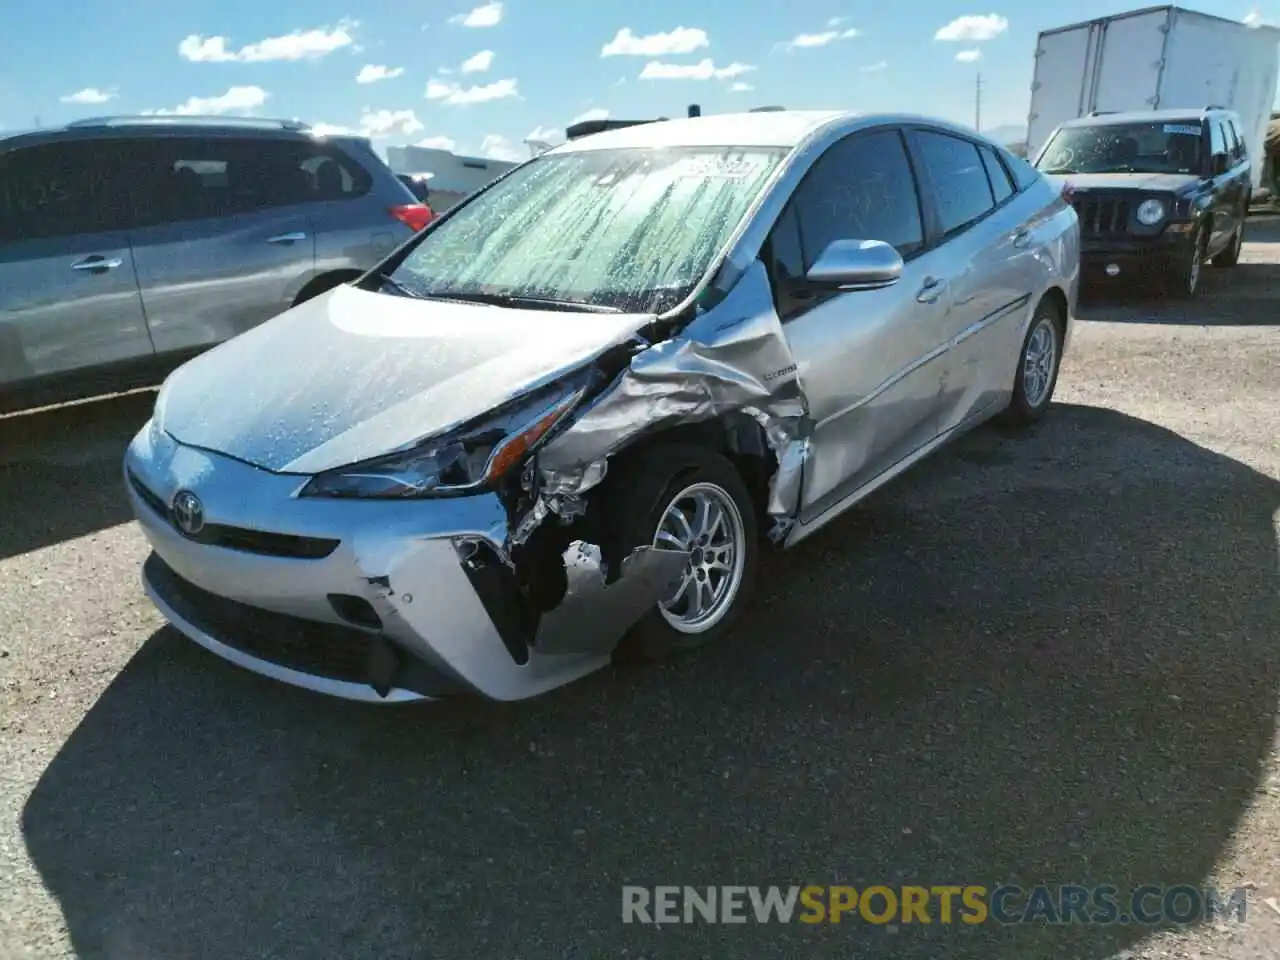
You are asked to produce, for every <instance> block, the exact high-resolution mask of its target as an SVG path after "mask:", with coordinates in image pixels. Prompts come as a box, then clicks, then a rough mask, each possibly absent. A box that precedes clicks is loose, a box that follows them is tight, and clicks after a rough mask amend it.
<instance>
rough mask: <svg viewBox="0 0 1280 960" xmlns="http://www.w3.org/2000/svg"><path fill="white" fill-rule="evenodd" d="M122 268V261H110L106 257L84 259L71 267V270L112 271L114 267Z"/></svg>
mask: <svg viewBox="0 0 1280 960" xmlns="http://www.w3.org/2000/svg"><path fill="white" fill-rule="evenodd" d="M121 266H124V261H123V260H117V259H114V258H113V259H111V260H108V259H107V258H106V257H100V256H92V257H85V258H84V259H83V260H80V261H77V262H76V263H73V264H72V265H71V269H72V270H114V269H115V268H116V267H121Z"/></svg>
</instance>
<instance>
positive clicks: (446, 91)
mask: <svg viewBox="0 0 1280 960" xmlns="http://www.w3.org/2000/svg"><path fill="white" fill-rule="evenodd" d="M519 95H520V88H519V84H518V83H517V82H516V81H515V80H514V79H511V78H508V79H506V80H495V81H494V82H493V83H486V84H484V85H482V86H476V87H464V86H461V85H460V84H456V83H445V82H444V81H443V80H428V81H427V92H426V97H427V99H428V100H439V101H440V102H441V103H447V104H449V105H451V106H455V107H458V106H468V105H470V104H473V103H488V102H489V101H490V100H505V99H506V98H507V97H518V96H519Z"/></svg>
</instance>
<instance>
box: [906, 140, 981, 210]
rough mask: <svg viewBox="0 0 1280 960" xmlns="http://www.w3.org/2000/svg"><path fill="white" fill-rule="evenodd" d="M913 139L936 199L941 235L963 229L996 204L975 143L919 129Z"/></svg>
mask: <svg viewBox="0 0 1280 960" xmlns="http://www.w3.org/2000/svg"><path fill="white" fill-rule="evenodd" d="M916 142H917V143H918V144H919V147H920V157H921V160H922V162H923V163H924V167H925V169H926V170H927V171H928V173H929V181H930V183H931V184H932V186H933V190H934V194H935V196H936V198H937V202H938V216H939V219H940V220H941V227H942V232H943V233H944V234H950V233H953V232H955V231H957V230H963V229H964V228H965V227H967V226H968V225H969V224H971V223H973V222H974V221H975V220H978V219H979V218H981V217H983V216H984V215H986V214H987V212H988V211H990V210H991V208H992V207H994V206H995V198H994V196H993V195H992V193H991V184H990V182H989V181H988V180H987V172H986V168H985V167H984V166H983V164H982V158H981V157H980V156H979V155H978V148H977V146H976V145H975V144H974V143H972V142H971V141H969V140H963V139H961V138H960V137H953V136H950V135H949V134H945V133H936V132H934V131H931V130H922V131H920V132H919V133H918V134H917V135H916Z"/></svg>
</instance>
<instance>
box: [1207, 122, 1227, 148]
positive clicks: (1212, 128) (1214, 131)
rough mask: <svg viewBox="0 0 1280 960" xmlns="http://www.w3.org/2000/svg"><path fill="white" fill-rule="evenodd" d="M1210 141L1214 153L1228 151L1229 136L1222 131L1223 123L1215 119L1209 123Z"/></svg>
mask: <svg viewBox="0 0 1280 960" xmlns="http://www.w3.org/2000/svg"><path fill="white" fill-rule="evenodd" d="M1209 142H1210V144H1211V148H1210V152H1211V153H1214V154H1219V153H1226V152H1227V137H1226V134H1224V133H1223V132H1222V123H1221V121H1219V120H1214V121H1212V122H1211V123H1210V124H1209Z"/></svg>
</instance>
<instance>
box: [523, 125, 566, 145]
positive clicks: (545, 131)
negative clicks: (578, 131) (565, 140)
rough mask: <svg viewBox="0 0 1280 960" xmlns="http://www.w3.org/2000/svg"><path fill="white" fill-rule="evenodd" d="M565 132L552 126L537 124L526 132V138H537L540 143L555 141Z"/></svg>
mask: <svg viewBox="0 0 1280 960" xmlns="http://www.w3.org/2000/svg"><path fill="white" fill-rule="evenodd" d="M562 136H564V134H563V133H562V132H561V131H560V130H556V129H553V128H552V127H543V126H537V127H534V128H533V129H532V130H530V131H529V132H528V133H526V134H525V137H524V138H525V140H535V141H537V142H539V143H555V142H556V141H558V140H559V139H560V138H561V137H562Z"/></svg>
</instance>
